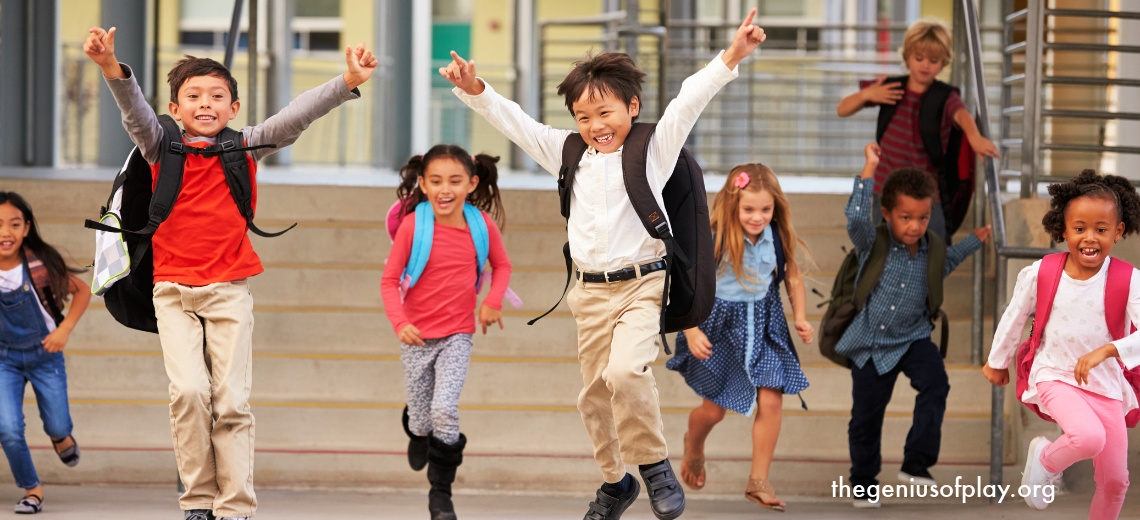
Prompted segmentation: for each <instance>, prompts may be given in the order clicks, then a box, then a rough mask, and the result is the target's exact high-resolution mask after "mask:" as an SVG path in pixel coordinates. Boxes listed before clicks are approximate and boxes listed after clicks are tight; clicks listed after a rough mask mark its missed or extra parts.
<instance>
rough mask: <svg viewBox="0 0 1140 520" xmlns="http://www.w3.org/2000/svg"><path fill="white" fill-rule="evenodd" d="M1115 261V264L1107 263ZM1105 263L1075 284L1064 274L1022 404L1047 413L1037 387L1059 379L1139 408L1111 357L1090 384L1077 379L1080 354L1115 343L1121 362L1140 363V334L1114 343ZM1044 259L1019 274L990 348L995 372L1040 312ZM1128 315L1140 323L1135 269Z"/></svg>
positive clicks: (1126, 409)
mask: <svg viewBox="0 0 1140 520" xmlns="http://www.w3.org/2000/svg"><path fill="white" fill-rule="evenodd" d="M1109 261H1111V260H1109ZM1109 261H1106V262H1105V263H1104V265H1103V266H1101V269H1100V271H1099V272H1098V273H1097V274H1096V275H1094V276H1093V277H1092V278H1089V279H1088V280H1074V279H1073V278H1071V277H1070V276H1069V275H1068V274H1064V273H1062V274H1061V283H1059V284H1058V286H1057V294H1056V296H1055V297H1054V298H1053V310H1052V311H1050V314H1049V322H1048V323H1046V324H1045V330H1044V331H1042V334H1041V345H1040V346H1039V347H1038V348H1037V355H1036V357H1034V359H1033V368H1032V369H1031V370H1030V372H1029V388H1028V389H1027V390H1026V391H1025V393H1024V394H1022V396H1021V398H1022V401H1025V402H1027V403H1034V404H1036V405H1038V406H1040V407H1041V409H1042V411H1044V412H1046V413H1048V410H1046V409H1045V407H1044V405H1042V404H1041V401H1040V400H1039V399H1038V398H1037V383H1040V382H1042V381H1060V382H1063V383H1068V384H1070V385H1073V386H1075V387H1078V388H1082V389H1084V390H1087V391H1089V392H1092V393H1095V394H1098V395H1103V396H1105V397H1108V398H1111V399H1116V400H1118V401H1121V404H1122V405H1123V409H1124V412H1125V413H1127V412H1129V411H1131V410H1133V409H1135V408H1137V407H1138V403H1137V398H1136V393H1135V392H1134V391H1133V390H1132V387H1130V386H1129V385H1128V382H1127V381H1126V380H1125V379H1124V372H1123V371H1122V370H1121V369H1120V364H1119V363H1117V362H1116V360H1115V359H1108V360H1105V362H1103V363H1101V364H1100V365H1097V366H1096V368H1093V369H1092V370H1091V371H1090V372H1089V376H1088V384H1085V385H1078V384H1077V381H1076V378H1075V377H1074V376H1073V370H1074V369H1075V368H1076V366H1077V360H1078V359H1080V357H1081V356H1083V355H1085V354H1088V353H1089V352H1092V351H1093V350H1096V349H1097V348H1100V347H1102V346H1104V345H1107V344H1109V343H1113V344H1115V345H1116V350H1117V351H1118V352H1119V354H1120V359H1121V360H1122V361H1123V362H1124V364H1125V365H1126V366H1127V367H1129V368H1132V367H1135V366H1137V365H1140V332H1138V333H1134V334H1131V335H1129V336H1128V337H1125V338H1122V339H1119V340H1116V341H1113V339H1112V334H1110V333H1109V331H1108V324H1107V323H1105V320H1104V286H1105V282H1106V279H1107V277H1108V264H1109ZM1040 266H1041V261H1040V260H1038V261H1037V262H1034V263H1033V265H1031V266H1029V267H1026V268H1025V269H1022V270H1021V273H1020V274H1018V275H1017V285H1016V286H1015V287H1014V289H1013V298H1012V300H1011V301H1010V302H1009V307H1008V308H1006V310H1005V314H1004V315H1002V318H1001V322H1000V323H999V324H998V327H997V330H996V331H994V343H993V348H992V349H991V350H990V358H989V365H990V367H991V368H997V369H1001V368H1007V367H1009V363H1010V361H1011V359H1012V358H1013V356H1014V355H1016V353H1017V348H1018V346H1019V345H1020V344H1021V335H1022V331H1023V330H1024V329H1025V322H1026V320H1027V319H1028V318H1029V315H1030V314H1032V313H1033V312H1034V311H1035V310H1036V308H1037V271H1038V269H1039V268H1040ZM1126 316H1127V317H1128V319H1129V321H1131V322H1132V323H1140V271H1138V270H1133V272H1132V283H1131V285H1130V287H1129V292H1128V309H1127V311H1126Z"/></svg>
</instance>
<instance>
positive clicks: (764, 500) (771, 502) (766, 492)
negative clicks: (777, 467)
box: [744, 478, 784, 513]
mask: <svg viewBox="0 0 1140 520" xmlns="http://www.w3.org/2000/svg"><path fill="white" fill-rule="evenodd" d="M744 496H745V497H746V498H748V500H751V501H753V502H756V503H757V504H760V506H762V507H764V508H767V509H771V510H773V511H779V512H781V513H783V512H784V506H782V505H780V500H779V499H778V498H776V490H775V489H773V488H772V483H771V482H769V481H767V480H764V479H759V478H750V479H748V489H746V490H745V491H744Z"/></svg>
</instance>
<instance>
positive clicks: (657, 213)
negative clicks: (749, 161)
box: [527, 123, 716, 354]
mask: <svg viewBox="0 0 1140 520" xmlns="http://www.w3.org/2000/svg"><path fill="white" fill-rule="evenodd" d="M656 129H657V125H655V124H651V123H634V124H633V126H632V127H631V128H630V130H629V135H628V136H626V139H625V143H624V145H623V146H624V147H623V150H624V151H623V153H622V172H623V175H624V177H625V189H626V192H627V193H628V194H629V200H630V202H631V203H632V204H633V209H634V211H636V212H637V216H638V217H639V218H640V219H641V223H642V225H643V226H645V231H646V232H648V233H649V236H651V237H653V238H656V239H659V240H661V241H663V242H665V252H666V253H665V265H666V269H665V288H664V291H663V293H662V295H661V329H660V330H661V334H662V338H661V340H662V343H663V344H664V346H665V353H667V354H669V353H671V352H670V351H669V344H668V343H666V342H665V337H664V335H665V334H667V333H670V332H677V331H680V330H684V329H688V328H692V327H696V326H697V325H700V324H701V323H704V321H705V319H707V318H708V317H709V314H710V313H711V312H712V307H713V300H714V298H715V296H716V261H715V260H714V259H713V244H712V227H711V226H710V225H709V207H708V198H707V196H706V195H705V183H704V182H705V181H704V173H703V172H702V171H701V167H700V166H699V165H698V164H697V161H696V159H695V158H693V155H692V154H690V153H689V151H688V150H685V149H682V150H681V153H680V156H679V157H678V158H677V164H676V166H674V168H673V175H672V176H670V177H669V181H668V182H666V183H665V188H664V189H663V190H662V192H661V198H662V200H663V201H664V203H665V208H664V210H662V208H661V207H660V206H658V205H657V199H656V198H654V196H653V190H652V189H650V187H649V180H648V179H647V178H646V172H645V163H646V158H647V156H648V155H649V138H650V137H651V136H652V135H653V132H654V131H655V130H656ZM587 148H588V145H587V144H586V142H585V141H584V140H583V139H582V135H581V134H578V133H572V134H570V135H569V136H567V137H566V143H565V144H564V145H563V147H562V168H561V169H560V170H559V172H558V199H559V202H560V203H561V208H562V216H563V217H565V218H566V219H567V221H569V219H570V191H571V189H572V187H573V186H574V174H575V172H576V171H577V170H578V163H579V162H580V161H581V160H582V154H584V153H586V150H587ZM664 215H669V218H670V219H671V220H672V222H673V227H672V228H670V226H669V223H668V222H667V221H666V220H665V218H664ZM562 255H563V256H564V257H565V259H566V288H564V289H563V290H562V296H565V295H566V289H568V288H569V287H570V278H571V276H572V271H573V263H572V261H571V260H570V242H566V244H565V245H563V246H562ZM558 302H559V303H561V302H562V298H561V297H560V298H559V299H558ZM557 307H558V303H555V304H554V307H552V308H551V309H550V310H549V311H546V312H545V313H543V314H542V316H539V317H537V318H534V319H533V320H530V321H529V322H527V324H528V325H533V324H534V322H536V321H538V320H539V319H541V318H542V317H543V316H546V315H547V314H550V313H551V312H552V311H553V310H554V309H555V308H557Z"/></svg>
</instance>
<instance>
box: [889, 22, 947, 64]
mask: <svg viewBox="0 0 1140 520" xmlns="http://www.w3.org/2000/svg"><path fill="white" fill-rule="evenodd" d="M899 53H900V54H902V59H903V63H904V65H905V63H906V60H907V58H910V55H911V54H915V53H919V54H922V55H923V56H926V57H927V58H936V57H940V58H942V65H943V66H945V65H949V64H950V58H952V57H953V56H954V51H953V47H952V46H951V44H950V30H949V29H947V28H946V25H945V24H943V23H942V22H935V21H925V20H919V21H917V22H914V24H912V25H911V26H910V27H909V28H907V30H906V35H904V36H903V46H902V48H900V49H899Z"/></svg>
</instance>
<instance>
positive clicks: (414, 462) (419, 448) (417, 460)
mask: <svg viewBox="0 0 1140 520" xmlns="http://www.w3.org/2000/svg"><path fill="white" fill-rule="evenodd" d="M403 422H404V433H406V434H408V465H409V466H411V467H412V469H414V470H416V471H419V470H421V469H424V466H427V462H428V436H427V435H416V434H414V433H412V430H410V429H408V407H407V406H405V407H404V418H403Z"/></svg>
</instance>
